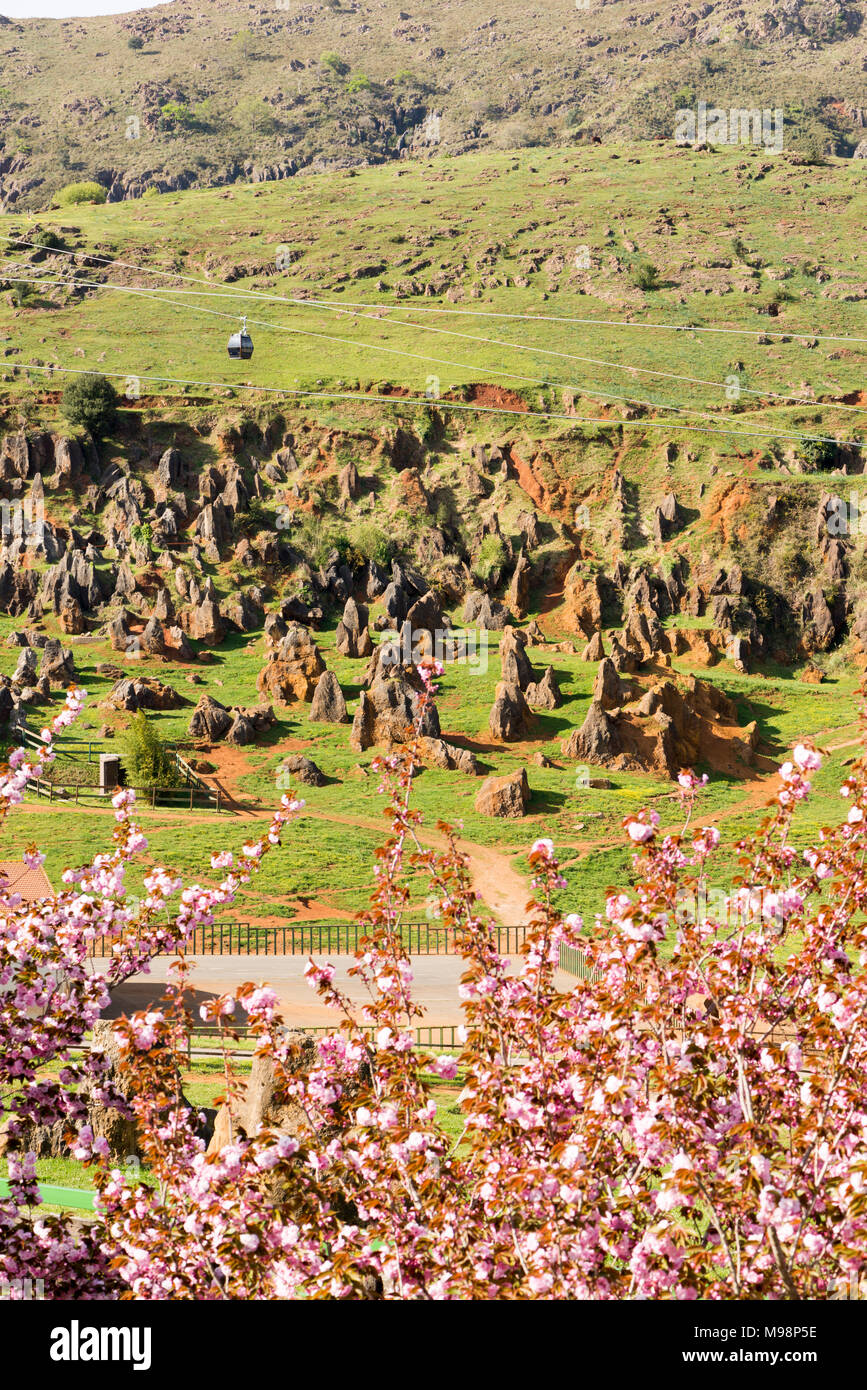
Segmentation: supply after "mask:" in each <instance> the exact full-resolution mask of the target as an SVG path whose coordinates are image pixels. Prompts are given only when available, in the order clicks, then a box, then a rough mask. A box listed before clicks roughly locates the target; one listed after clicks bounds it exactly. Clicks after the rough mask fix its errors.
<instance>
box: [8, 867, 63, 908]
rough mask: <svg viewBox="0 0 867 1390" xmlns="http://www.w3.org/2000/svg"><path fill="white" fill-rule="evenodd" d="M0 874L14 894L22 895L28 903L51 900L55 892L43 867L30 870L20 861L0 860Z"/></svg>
mask: <svg viewBox="0 0 867 1390" xmlns="http://www.w3.org/2000/svg"><path fill="white" fill-rule="evenodd" d="M0 874H2V875H3V877H4V878H5V879H6V880H7V881H8V883H9V887H10V888H11V889H12V891H13V893H20V894H21V896H22V898H23V899H24V901H25V902H26V903H32V902H35V901H36V899H37V898H50V897H51V894H52V893H53V892H54V889H53V888H52V886H51V883H50V882H49V879H48V875H47V874H46V872H45V870H44V869H43V868H42V867H41V866H40V867H39V868H38V869H28V867H27V865H26V864H22V862H21V860H20V859H19V860H5V861H2V860H0Z"/></svg>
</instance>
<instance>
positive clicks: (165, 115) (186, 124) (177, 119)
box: [159, 101, 198, 130]
mask: <svg viewBox="0 0 867 1390" xmlns="http://www.w3.org/2000/svg"><path fill="white" fill-rule="evenodd" d="M197 125H198V122H197V120H196V116H195V113H194V112H193V111H192V110H191V108H190V107H189V106H187V104H186V102H183V101H167V102H166V103H165V104H164V105H163V106H161V107H160V119H159V126H160V130H195V128H196V126H197Z"/></svg>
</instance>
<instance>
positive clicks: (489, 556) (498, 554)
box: [474, 535, 506, 579]
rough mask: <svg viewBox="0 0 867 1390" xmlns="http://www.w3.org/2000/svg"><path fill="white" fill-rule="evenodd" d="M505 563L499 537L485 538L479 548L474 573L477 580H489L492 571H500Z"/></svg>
mask: <svg viewBox="0 0 867 1390" xmlns="http://www.w3.org/2000/svg"><path fill="white" fill-rule="evenodd" d="M505 563H506V548H505V546H504V545H503V542H502V540H501V539H500V537H499V536H494V535H488V536H485V537H484V539H483V541H482V544H481V546H480V548H479V558H478V559H477V560H476V563H475V566H474V568H475V572H476V574H477V575H478V577H479V579H489V578H490V576H491V575H492V574H493V572H494V570H498V569H502V567H503V565H504V564H505Z"/></svg>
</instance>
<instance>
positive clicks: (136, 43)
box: [126, 34, 144, 52]
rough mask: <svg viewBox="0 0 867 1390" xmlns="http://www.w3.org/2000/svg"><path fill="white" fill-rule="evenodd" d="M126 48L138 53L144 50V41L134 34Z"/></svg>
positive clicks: (128, 40) (127, 42)
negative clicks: (141, 49)
mask: <svg viewBox="0 0 867 1390" xmlns="http://www.w3.org/2000/svg"><path fill="white" fill-rule="evenodd" d="M126 46H127V48H132V49H134V50H135V51H136V52H137V51H138V50H139V49H140V48H144V39H142V38H140V37H139V35H138V34H133V36H132V38H130V39H127V41H126Z"/></svg>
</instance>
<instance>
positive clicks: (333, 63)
mask: <svg viewBox="0 0 867 1390" xmlns="http://www.w3.org/2000/svg"><path fill="white" fill-rule="evenodd" d="M319 61H320V63H321V64H322V66H323V67H324V68H327V69H328V71H329V72H333V73H334V75H335V77H345V76H346V74H347V73H348V72H349V64H348V63H347V62H345V61H344V59H343V58H341V56H340V54H339V53H323V54H322V57H321V58H320V59H319Z"/></svg>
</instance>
